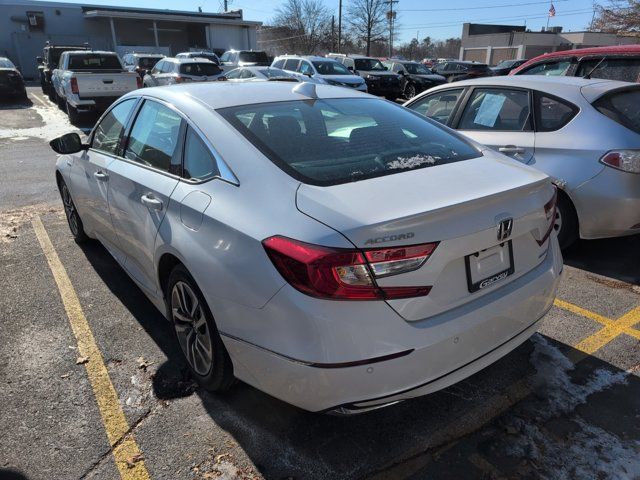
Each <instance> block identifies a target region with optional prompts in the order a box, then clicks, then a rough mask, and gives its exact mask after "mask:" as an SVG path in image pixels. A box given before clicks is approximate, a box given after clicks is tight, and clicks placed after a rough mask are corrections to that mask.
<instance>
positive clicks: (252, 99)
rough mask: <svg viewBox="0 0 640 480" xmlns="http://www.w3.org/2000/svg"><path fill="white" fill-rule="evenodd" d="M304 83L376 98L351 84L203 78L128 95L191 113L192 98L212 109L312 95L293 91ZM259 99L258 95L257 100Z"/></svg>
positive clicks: (320, 91) (328, 94) (338, 94)
mask: <svg viewBox="0 0 640 480" xmlns="http://www.w3.org/2000/svg"><path fill="white" fill-rule="evenodd" d="M301 85H310V86H311V87H312V88H314V89H315V92H316V96H317V98H362V97H363V96H364V97H365V98H366V97H369V98H373V97H371V96H369V95H367V94H364V93H361V92H358V91H355V90H352V89H350V88H343V87H334V86H331V85H321V84H314V83H308V82H302V83H291V82H202V83H199V82H198V83H189V84H179V85H172V86H169V87H151V88H145V89H144V90H142V91H141V90H134V91H133V92H131V93H129V94H127V96H139V95H148V96H151V97H156V98H158V99H160V100H165V101H168V102H169V103H171V104H172V105H175V106H176V108H178V109H179V110H183V111H184V113H185V114H188V113H189V112H188V111H187V110H189V108H191V107H190V105H193V103H192V100H195V101H196V102H197V103H199V104H201V105H205V106H206V107H208V108H210V109H214V110H215V109H219V108H227V107H235V106H240V105H250V104H255V103H256V102H258V103H271V102H286V101H291V100H308V99H309V98H310V97H309V96H305V95H302V94H300V93H296V92H294V89H295V88H297V87H300V86H301ZM256 99H259V100H258V101H256Z"/></svg>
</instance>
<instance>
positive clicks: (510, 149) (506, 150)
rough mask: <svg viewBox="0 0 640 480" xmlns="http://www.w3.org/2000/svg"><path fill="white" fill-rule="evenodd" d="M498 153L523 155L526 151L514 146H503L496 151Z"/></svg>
mask: <svg viewBox="0 0 640 480" xmlns="http://www.w3.org/2000/svg"><path fill="white" fill-rule="evenodd" d="M498 151H499V152H500V153H524V152H526V149H524V148H522V147H516V146H515V145H505V146H504V147H500V148H499V149H498Z"/></svg>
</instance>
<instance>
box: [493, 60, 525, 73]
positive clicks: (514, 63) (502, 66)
mask: <svg viewBox="0 0 640 480" xmlns="http://www.w3.org/2000/svg"><path fill="white" fill-rule="evenodd" d="M524 62H526V60H524V59H519V60H503V61H501V62H500V63H498V64H497V65H496V66H495V67H491V71H492V72H493V74H494V75H509V72H510V71H511V70H513V69H514V68H518V67H519V66H520V65H522V64H523V63H524Z"/></svg>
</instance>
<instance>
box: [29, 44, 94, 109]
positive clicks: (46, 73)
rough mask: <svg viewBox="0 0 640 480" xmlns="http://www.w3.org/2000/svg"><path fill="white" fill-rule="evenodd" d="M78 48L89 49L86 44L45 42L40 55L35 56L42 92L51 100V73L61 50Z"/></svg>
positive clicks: (56, 65) (66, 50) (55, 66)
mask: <svg viewBox="0 0 640 480" xmlns="http://www.w3.org/2000/svg"><path fill="white" fill-rule="evenodd" d="M78 50H90V47H89V46H88V45H82V46H78V45H52V44H50V43H49V42H47V43H46V44H45V46H44V48H43V49H42V56H41V57H36V61H37V62H38V76H39V77H40V86H41V87H42V92H43V93H44V94H45V95H48V96H49V98H51V99H52V100H53V98H52V97H53V94H54V89H53V88H52V86H51V73H53V71H54V70H55V69H56V68H58V62H60V55H62V53H63V52H68V51H78Z"/></svg>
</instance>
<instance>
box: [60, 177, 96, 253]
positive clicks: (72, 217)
mask: <svg viewBox="0 0 640 480" xmlns="http://www.w3.org/2000/svg"><path fill="white" fill-rule="evenodd" d="M59 187H60V196H61V197H62V205H63V206H64V213H65V215H66V216H67V223H68V224H69V230H71V235H73V239H74V240H75V241H76V243H83V242H86V241H87V240H89V237H88V236H87V234H86V233H85V231H84V226H83V225H82V220H81V219H80V215H79V214H78V210H77V209H76V205H75V204H74V203H73V199H72V198H71V192H69V189H68V188H67V184H66V183H65V182H64V180H60V185H59Z"/></svg>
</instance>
